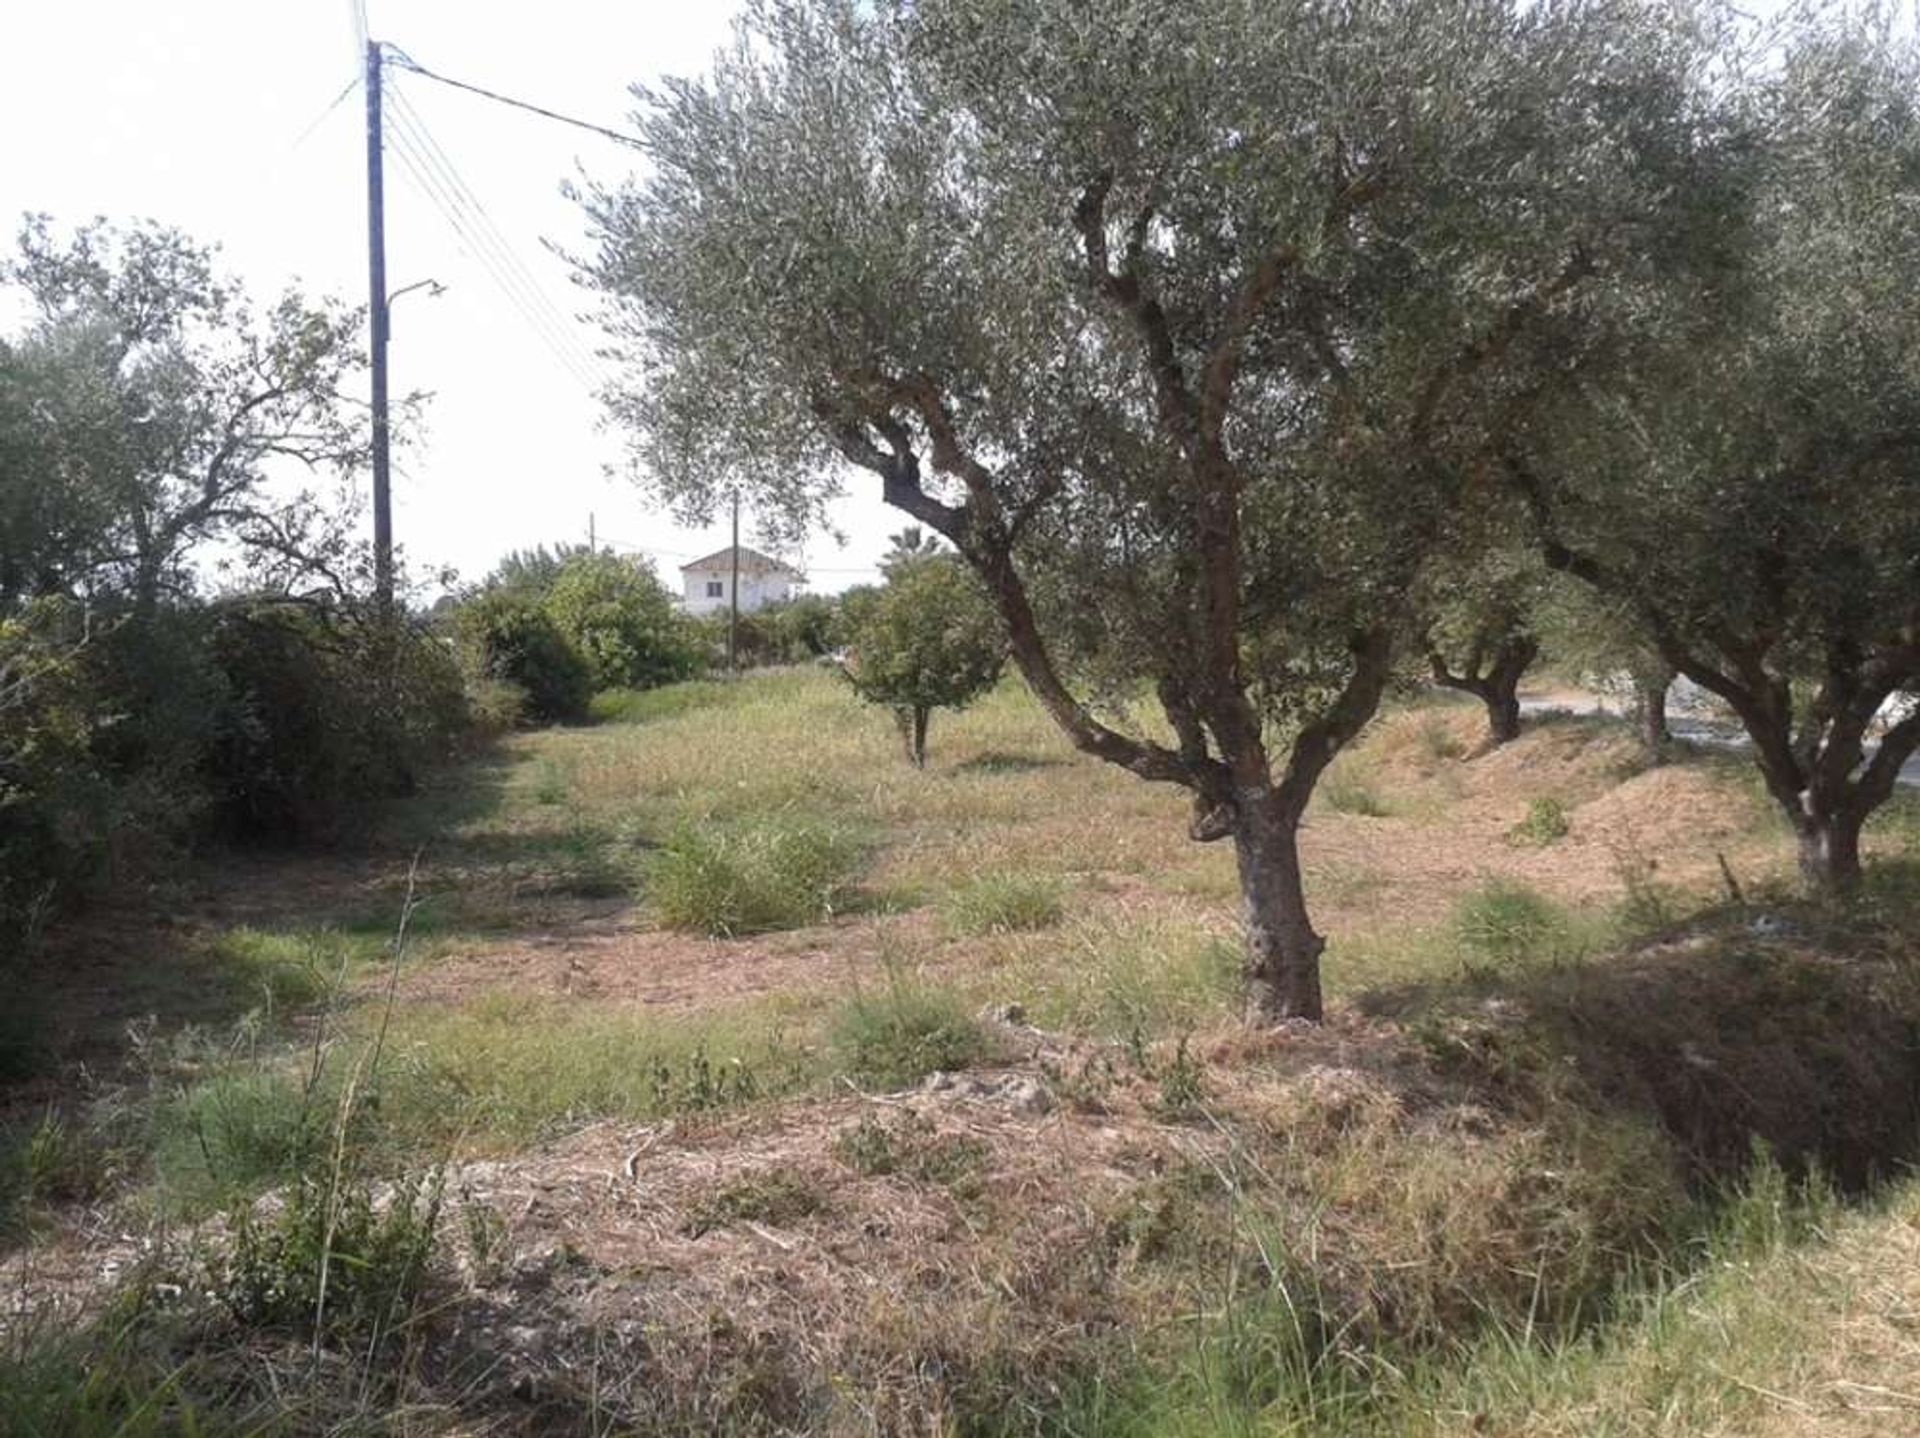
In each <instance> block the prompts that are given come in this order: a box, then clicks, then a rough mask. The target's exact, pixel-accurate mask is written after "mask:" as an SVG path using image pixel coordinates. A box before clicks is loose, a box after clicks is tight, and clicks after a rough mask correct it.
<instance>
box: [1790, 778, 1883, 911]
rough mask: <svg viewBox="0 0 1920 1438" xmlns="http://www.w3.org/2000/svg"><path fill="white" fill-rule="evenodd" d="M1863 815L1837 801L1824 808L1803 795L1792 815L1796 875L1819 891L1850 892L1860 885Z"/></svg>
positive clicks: (1830, 892) (1850, 805)
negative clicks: (1797, 863)
mask: <svg viewBox="0 0 1920 1438" xmlns="http://www.w3.org/2000/svg"><path fill="white" fill-rule="evenodd" d="M1865 822H1866V816H1865V814H1863V813H1860V812H1858V811H1857V810H1856V808H1855V806H1854V805H1852V804H1848V803H1844V802H1842V803H1840V804H1836V805H1834V806H1833V807H1832V808H1830V809H1829V808H1826V807H1825V806H1822V805H1820V804H1818V802H1817V801H1815V800H1813V797H1812V795H1807V796H1806V797H1805V800H1803V803H1802V807H1801V811H1800V813H1799V814H1798V815H1797V816H1796V817H1795V819H1794V825H1793V828H1794V835H1795V837H1796V838H1797V839H1798V840H1799V844H1800V877H1801V878H1803V879H1805V880H1806V882H1807V886H1808V887H1809V888H1811V889H1813V890H1815V891H1816V892H1819V893H1823V894H1845V893H1850V892H1852V891H1853V890H1854V889H1857V888H1858V887H1859V886H1860V876H1861V871H1860V830H1861V829H1862V828H1863V827H1864V826H1865Z"/></svg>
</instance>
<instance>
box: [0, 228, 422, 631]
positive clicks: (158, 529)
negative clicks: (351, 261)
mask: <svg viewBox="0 0 1920 1438" xmlns="http://www.w3.org/2000/svg"><path fill="white" fill-rule="evenodd" d="M0 281H4V282H5V284H6V285H8V286H9V287H10V288H14V289H16V290H17V291H18V292H20V293H21V294H22V295H23V297H24V298H25V299H26V301H27V302H28V305H29V307H30V310H31V314H32V318H31V321H30V324H29V326H28V328H27V329H26V331H25V333H24V334H23V335H21V336H20V337H18V338H17V339H16V340H14V341H13V342H11V343H8V344H4V345H0V370H3V371H4V377H5V379H6V381H7V383H6V389H7V390H8V391H9V394H8V397H7V398H6V399H5V400H3V401H0V405H4V406H5V410H6V412H5V413H4V414H0V428H6V429H12V430H14V433H15V441H16V442H17V443H18V444H19V445H20V446H21V447H22V449H23V450H25V451H28V452H30V453H31V454H32V455H33V456H34V461H33V463H32V465H31V466H22V467H20V468H18V469H15V468H12V467H8V468H5V469H0V475H4V476H5V479H4V490H0V534H3V535H4V538H5V541H6V542H5V544H4V546H0V556H4V557H0V602H6V603H12V602H15V601H17V600H19V599H21V598H22V597H25V596H30V595H33V594H48V593H55V592H61V591H76V590H81V589H84V590H87V591H88V592H90V593H95V594H108V595H120V596H125V597H127V598H129V599H130V600H131V601H132V602H133V603H134V605H135V606H136V607H137V608H138V609H140V610H142V611H151V610H152V608H153V606H154V605H155V604H156V603H157V602H158V601H159V600H160V599H161V598H162V597H163V596H165V595H166V594H169V593H178V592H185V591H186V590H189V589H191V587H192V585H191V576H190V573H189V571H188V569H187V567H186V560H187V556H188V554H189V552H190V551H191V550H192V549H193V547H194V546H196V545H199V544H203V543H205V542H207V541H210V540H227V541H233V542H237V543H238V544H239V545H241V546H242V547H243V548H250V549H252V550H253V551H255V552H256V554H257V555H258V557H259V558H261V559H262V560H263V561H265V562H268V563H269V564H270V565H273V566H276V567H277V568H278V569H279V570H280V571H282V572H283V573H284V571H285V568H286V566H287V564H288V563H289V562H291V561H293V560H295V559H296V558H297V559H299V561H300V567H302V568H304V567H307V566H308V565H309V564H310V562H311V561H314V560H316V559H318V560H320V561H321V562H322V563H323V564H324V563H325V562H327V560H328V558H329V556H331V559H332V560H333V561H334V562H339V561H340V560H341V557H342V550H341V546H340V544H339V543H338V540H339V535H338V533H337V531H336V530H335V529H333V528H329V527H328V526H326V525H325V524H323V523H322V522H320V520H319V518H318V510H319V507H318V505H317V503H316V502H315V501H313V500H311V499H310V498H304V497H303V498H300V499H294V498H291V497H289V496H287V495H284V494H282V495H279V496H277V497H274V498H269V497H268V496H267V495H266V494H265V493H264V490H265V487H266V485H267V482H268V479H269V476H270V474H271V473H272V471H273V470H274V469H275V467H276V466H283V467H285V468H287V469H289V470H290V471H292V472H293V473H294V474H296V475H298V476H300V477H302V478H303V479H308V478H312V477H319V478H323V479H327V478H332V479H338V478H341V477H344V476H346V475H348V474H350V473H351V472H352V471H353V470H354V469H355V468H356V467H357V466H359V465H361V464H362V463H363V462H364V460H365V456H366V449H367V428H366V425H365V423H364V415H363V414H362V413H361V412H360V409H359V405H358V402H357V401H356V400H352V399H350V398H348V396H347V394H346V389H347V386H348V384H349V383H350V382H351V381H352V380H353V379H354V377H355V375H356V373H357V371H358V370H359V369H360V367H361V366H362V364H363V363H364V360H363V358H362V356H361V353H360V345H359V331H360V325H361V317H360V315H359V313H358V312H357V311H355V310H353V309H350V308H347V307H345V306H342V305H338V304H334V303H330V302H314V301H309V300H307V299H306V298H305V297H303V296H302V295H300V294H298V293H295V292H289V293H287V294H285V295H283V296H282V297H281V298H280V299H279V300H277V301H275V302H274V303H273V304H272V305H271V306H269V307H268V308H267V309H266V310H265V311H264V312H256V311H255V309H254V308H253V307H252V305H251V304H250V303H249V301H248V300H247V298H246V296H245V295H244V293H243V292H242V291H241V290H240V289H238V288H237V287H236V286H235V285H234V284H233V283H231V282H230V281H228V280H227V279H225V278H223V277H222V276H221V275H220V274H219V273H218V271H217V270H216V268H215V256H214V253H213V251H212V250H210V249H208V248H207V247H205V246H202V245H200V244H197V243H196V242H194V241H192V240H190V239H188V238H187V237H186V236H184V235H182V234H180V233H179V232H177V231H174V230H169V229H165V228H163V227H160V226H157V225H153V224H142V225H137V226H133V227H130V228H127V229H124V230H122V229H118V228H115V227H113V226H111V225H108V224H107V223H105V222H104V221H97V222H94V223H92V224H90V225H87V226H84V227H82V228H80V229H78V230H76V231H73V232H72V233H70V234H66V235H62V234H60V233H58V232H56V230H55V228H54V226H53V225H52V223H51V222H50V221H49V220H48V219H46V218H45V217H44V216H31V217H29V218H28V219H27V221H26V222H25V223H24V225H23V226H22V229H21V232H20V237H19V245H18V252H17V255H16V257H15V258H14V259H13V260H12V261H10V262H8V263H6V264H4V265H0ZM401 408H402V414H403V417H404V415H405V413H406V410H407V408H408V406H407V405H405V404H403V405H402V407H401ZM4 442H5V441H0V443H4ZM303 550H304V551H305V552H304V553H303V552H302V551H303Z"/></svg>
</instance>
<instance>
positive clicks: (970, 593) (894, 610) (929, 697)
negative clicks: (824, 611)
mask: <svg viewBox="0 0 1920 1438" xmlns="http://www.w3.org/2000/svg"><path fill="white" fill-rule="evenodd" d="M850 619H851V622H850V626H849V627H850V630H851V635H850V638H851V649H852V652H851V653H850V654H849V655H848V656H847V660H846V663H845V665H844V666H843V672H844V673H845V674H846V676H847V679H848V681H849V682H850V683H851V684H852V685H853V688H854V692H855V693H857V694H858V695H859V696H860V697H861V698H862V699H865V700H867V701H868V702H869V703H873V704H884V705H885V706H886V707H887V708H889V709H891V710H892V711H893V713H894V717H895V719H896V720H897V721H898V722H899V726H900V737H901V739H902V740H903V741H904V742H905V744H906V748H907V760H908V762H909V763H911V764H912V765H913V766H914V768H916V769H924V768H926V766H927V723H928V721H929V719H931V717H932V715H933V711H934V710H935V709H964V708H966V707H967V705H969V704H971V703H972V702H973V701H974V700H975V699H978V698H979V697H980V696H981V695H982V694H985V693H986V692H987V691H988V690H989V689H991V688H993V686H994V684H995V683H997V682H998V681H999V678H1000V671H1001V670H1002V669H1003V668H1005V667H1006V662H1007V641H1006V638H1005V636H1004V635H1003V634H1002V632H1001V628H1000V620H999V616H997V615H996V614H995V613H994V612H993V609H992V607H991V606H990V605H989V604H988V603H987V597H986V595H984V594H983V593H981V591H980V585H979V582H978V581H977V580H975V579H974V577H973V576H972V575H971V574H969V573H968V572H967V571H966V570H965V569H963V568H962V567H961V566H960V564H959V562H958V561H957V560H955V559H952V558H950V557H948V556H945V555H939V554H926V553H917V554H915V555H913V556H910V557H904V558H896V559H895V560H894V561H893V563H892V565H891V567H890V569H889V571H888V574H887V582H886V584H885V585H884V586H883V587H882V588H880V589H879V590H877V591H875V592H874V593H873V594H872V595H870V596H868V597H866V598H865V601H864V602H862V603H860V604H858V605H857V606H856V607H855V609H854V612H853V613H852V615H851V616H850Z"/></svg>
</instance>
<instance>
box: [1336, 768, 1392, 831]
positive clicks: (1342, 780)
mask: <svg viewBox="0 0 1920 1438" xmlns="http://www.w3.org/2000/svg"><path fill="white" fill-rule="evenodd" d="M1320 792H1321V794H1322V795H1323V796H1324V797H1325V798H1326V801H1327V807H1328V808H1329V809H1331V810H1333V812H1334V813H1336V814H1355V815H1358V816H1359V817H1361V818H1363V819H1384V818H1385V817H1386V816H1387V814H1388V812H1389V810H1388V808H1387V801H1386V800H1385V799H1383V798H1381V797H1380V791H1379V790H1377V789H1376V788H1374V786H1373V782H1372V780H1371V779H1369V778H1368V777H1367V776H1366V775H1365V774H1363V773H1361V772H1360V771H1359V770H1358V769H1355V768H1353V767H1351V766H1346V765H1335V766H1334V768H1333V770H1332V771H1331V772H1330V773H1328V774H1327V776H1326V777H1325V778H1323V779H1322V780H1321V781H1320Z"/></svg>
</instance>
